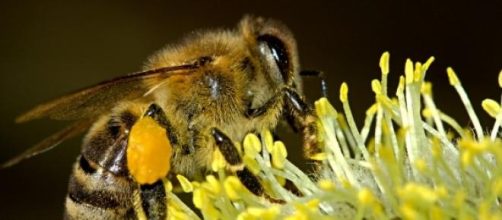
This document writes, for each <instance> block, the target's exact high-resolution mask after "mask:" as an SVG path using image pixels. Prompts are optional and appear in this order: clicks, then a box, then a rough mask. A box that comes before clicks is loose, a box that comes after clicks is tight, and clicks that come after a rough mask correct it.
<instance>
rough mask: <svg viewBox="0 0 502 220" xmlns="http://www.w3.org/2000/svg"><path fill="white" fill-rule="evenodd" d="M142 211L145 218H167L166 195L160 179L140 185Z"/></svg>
mask: <svg viewBox="0 0 502 220" xmlns="http://www.w3.org/2000/svg"><path fill="white" fill-rule="evenodd" d="M140 197H141V201H138V203H139V204H141V208H142V211H143V213H144V214H145V216H146V218H147V219H167V197H166V191H165V189H164V183H163V181H162V180H158V181H157V182H155V183H153V184H144V185H141V186H140Z"/></svg>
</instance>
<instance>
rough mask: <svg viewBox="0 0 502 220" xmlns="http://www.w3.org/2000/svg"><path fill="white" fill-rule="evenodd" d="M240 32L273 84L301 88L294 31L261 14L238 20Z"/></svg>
mask: <svg viewBox="0 0 502 220" xmlns="http://www.w3.org/2000/svg"><path fill="white" fill-rule="evenodd" d="M240 32H241V34H242V35H243V36H244V38H245V40H246V41H247V42H248V45H249V46H250V48H251V52H252V53H253V54H255V56H256V57H259V62H260V66H261V67H262V68H263V70H262V71H263V72H264V73H265V74H267V75H268V77H267V78H269V80H271V81H272V82H273V83H275V84H276V86H277V87H279V86H282V85H287V86H295V87H299V88H301V81H300V77H299V76H298V72H299V62H298V52H297V48H296V42H295V40H294V38H293V34H292V33H291V32H290V31H289V29H288V28H287V27H286V26H285V25H283V24H282V23H280V22H278V21H275V20H271V19H264V18H261V17H252V16H246V17H244V19H242V21H241V23H240Z"/></svg>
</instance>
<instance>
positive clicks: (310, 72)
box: [300, 70, 328, 97]
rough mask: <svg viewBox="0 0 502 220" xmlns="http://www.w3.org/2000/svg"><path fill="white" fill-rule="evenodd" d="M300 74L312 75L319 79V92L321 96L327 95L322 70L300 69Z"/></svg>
mask: <svg viewBox="0 0 502 220" xmlns="http://www.w3.org/2000/svg"><path fill="white" fill-rule="evenodd" d="M300 76H314V77H318V78H319V80H321V94H322V97H328V84H327V83H326V79H325V77H324V72H322V71H318V70H302V71H300Z"/></svg>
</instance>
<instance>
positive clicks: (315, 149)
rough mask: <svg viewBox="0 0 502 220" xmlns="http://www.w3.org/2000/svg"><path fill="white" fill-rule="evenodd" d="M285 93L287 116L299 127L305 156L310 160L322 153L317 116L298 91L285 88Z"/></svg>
mask: <svg viewBox="0 0 502 220" xmlns="http://www.w3.org/2000/svg"><path fill="white" fill-rule="evenodd" d="M283 92H284V99H285V100H284V103H285V105H286V108H287V109H288V111H285V114H286V116H287V117H290V118H292V119H293V123H294V125H297V126H299V128H300V129H299V130H300V131H302V133H303V150H304V155H305V157H306V158H308V159H310V158H311V157H312V156H313V155H315V154H317V153H320V152H321V151H322V150H321V149H320V146H319V143H318V141H317V126H316V120H317V116H315V114H314V111H313V110H312V108H311V107H310V106H309V105H307V103H305V101H303V99H302V98H301V97H300V95H299V94H298V93H297V92H296V91H294V90H292V89H290V88H285V89H283Z"/></svg>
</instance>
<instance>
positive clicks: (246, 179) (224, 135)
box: [3, 16, 324, 219]
mask: <svg viewBox="0 0 502 220" xmlns="http://www.w3.org/2000/svg"><path fill="white" fill-rule="evenodd" d="M304 73H306V74H307V73H312V72H304ZM315 74H316V73H315ZM301 75H302V72H301V71H300V68H299V62H298V55H297V48H296V42H295V40H294V38H293V36H292V34H291V32H290V31H289V30H288V29H287V28H286V27H285V26H284V25H282V24H281V23H279V22H277V21H274V20H270V19H264V18H260V17H252V16H245V17H244V18H243V19H242V20H241V21H240V23H239V25H238V27H237V28H236V29H235V30H218V31H206V32H199V33H195V34H192V35H191V36H188V37H187V38H186V39H185V40H183V41H182V42H180V43H179V44H177V45H173V46H168V47H166V48H164V49H162V50H160V51H159V52H157V53H155V54H153V55H152V56H151V57H150V58H149V59H148V60H147V62H146V64H145V66H144V71H143V72H138V73H133V74H128V75H125V76H122V77H119V78H116V79H112V80H110V81H105V82H103V83H100V84H97V85H95V86H91V87H88V88H85V89H82V90H80V91H77V92H74V93H71V94H69V95H66V96H63V97H60V98H57V99H55V100H53V101H50V102H47V103H45V104H42V105H39V106H37V107H35V108H33V109H32V110H30V111H28V112H27V113H25V114H22V115H21V116H19V117H18V118H17V119H16V121H17V122H26V121H30V120H33V119H38V118H42V117H49V118H51V119H56V120H73V121H76V122H74V123H73V124H72V125H70V126H69V127H67V128H65V129H63V130H62V131H59V132H57V133H55V134H53V135H51V136H49V137H48V138H46V139H45V140H43V141H41V142H40V143H38V144H37V145H35V146H33V147H32V148H30V149H28V150H27V151H25V152H23V153H22V154H20V155H19V156H17V157H15V158H13V159H12V160H10V161H8V162H6V163H5V164H4V165H3V167H8V166H11V165H14V164H16V163H18V162H19V161H21V160H23V159H26V158H29V157H32V156H34V155H36V154H39V153H41V152H44V151H46V150H49V149H51V148H53V147H54V146H56V145H58V144H60V143H61V142H63V141H65V140H67V139H69V138H72V137H74V136H76V135H78V134H80V133H82V132H85V131H86V130H88V132H87V135H86V136H85V137H84V140H83V145H82V151H81V154H80V155H79V156H78V158H77V161H76V162H75V165H74V168H73V172H72V174H71V177H70V181H69V188H68V195H67V198H66V203H65V209H66V210H65V218H66V219H137V218H138V216H139V215H140V214H141V215H144V216H145V217H147V218H148V219H165V218H166V217H167V204H166V201H167V200H166V194H165V190H164V184H163V181H162V180H161V179H162V178H165V177H167V178H171V177H172V176H175V175H176V174H181V175H184V176H186V177H187V178H189V179H194V180H200V179H202V178H204V176H205V175H206V174H208V173H209V172H211V170H210V165H211V162H212V160H213V158H212V157H213V152H214V151H216V150H219V151H220V152H221V154H222V155H223V157H224V158H225V160H226V162H227V164H228V171H229V172H233V173H235V175H236V176H237V177H238V178H239V179H240V180H241V182H242V183H243V185H244V186H246V188H248V189H249V190H250V191H251V192H252V193H254V194H256V195H258V196H264V197H267V198H268V199H270V200H271V201H275V202H280V201H277V200H274V199H273V198H271V197H269V196H267V195H265V193H264V188H263V186H262V185H261V184H260V180H259V179H258V178H257V177H256V176H255V175H253V174H252V173H251V172H250V171H249V170H248V169H247V168H246V167H245V166H243V162H242V159H241V156H240V154H239V152H238V150H237V148H236V147H235V146H234V144H233V143H234V142H233V141H242V139H243V138H244V136H245V135H246V134H247V133H250V132H259V131H261V130H263V129H271V130H273V129H274V128H275V127H276V126H277V124H278V123H279V122H280V121H283V120H284V121H289V122H290V124H291V125H292V126H293V127H294V128H296V129H298V130H299V131H301V132H302V135H303V137H304V144H303V145H304V154H305V156H306V157H307V158H309V157H310V156H311V155H313V154H315V153H317V152H319V146H318V143H317V142H316V140H317V138H316V126H315V120H316V116H315V114H314V113H313V111H312V109H311V107H310V106H309V105H307V104H306V102H305V101H304V100H303V96H302V89H301V88H302V80H301V78H300V76H301ZM323 88H324V87H323ZM138 204H139V205H138ZM138 206H140V207H138ZM139 212H141V213H139Z"/></svg>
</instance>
